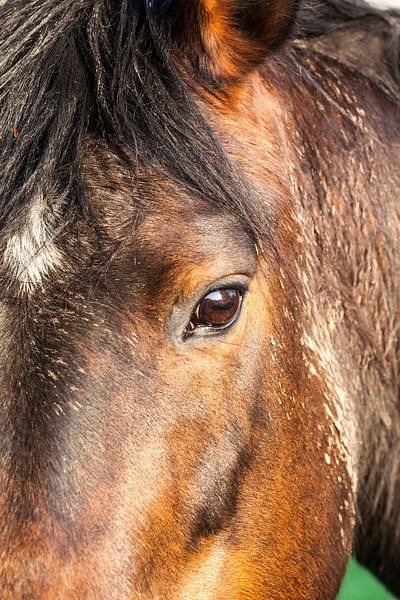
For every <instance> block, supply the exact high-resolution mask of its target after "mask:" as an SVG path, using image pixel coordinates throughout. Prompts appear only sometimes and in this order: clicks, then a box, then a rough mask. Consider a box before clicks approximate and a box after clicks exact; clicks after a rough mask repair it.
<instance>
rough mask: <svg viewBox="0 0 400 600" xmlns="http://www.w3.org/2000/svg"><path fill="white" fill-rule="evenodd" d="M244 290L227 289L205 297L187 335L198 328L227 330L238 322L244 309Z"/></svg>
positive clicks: (192, 319)
mask: <svg viewBox="0 0 400 600" xmlns="http://www.w3.org/2000/svg"><path fill="white" fill-rule="evenodd" d="M242 300H243V290H241V289H238V288H225V289H220V290H214V291H212V292H210V293H209V294H207V295H206V296H204V298H202V299H201V300H200V302H199V303H198V305H197V306H196V309H195V311H194V313H193V315H192V318H191V320H190V323H189V326H188V328H187V330H186V331H187V333H191V332H192V331H194V330H195V329H197V328H198V327H209V328H212V329H219V330H221V329H227V328H228V327H229V326H230V325H233V323H234V322H235V321H236V320H237V318H238V316H239V314H240V309H241V307H242Z"/></svg>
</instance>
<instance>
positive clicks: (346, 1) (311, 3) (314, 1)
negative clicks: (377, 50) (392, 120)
mask: <svg viewBox="0 0 400 600" xmlns="http://www.w3.org/2000/svg"><path fill="white" fill-rule="evenodd" d="M368 18H375V20H376V22H378V23H380V24H381V28H380V33H379V35H380V36H381V38H382V44H383V59H384V62H385V64H386V66H387V67H388V69H389V71H390V72H391V75H392V77H393V80H394V82H395V85H396V86H399V95H398V97H399V99H400V10H394V9H385V10H383V9H379V8H376V7H374V6H371V5H370V4H368V3H367V2H365V1H364V0H325V1H323V2H321V1H320V0H308V1H307V2H305V3H303V5H302V7H301V9H300V10H299V13H298V18H297V27H296V29H295V32H294V37H295V39H296V38H297V39H300V40H302V39H304V38H315V37H320V36H323V35H325V34H327V33H330V32H333V31H335V30H339V29H341V30H345V29H351V28H354V27H355V26H357V24H358V23H359V22H360V20H365V19H368ZM375 27H376V24H375ZM364 76H365V74H364ZM374 82H375V83H376V82H377V80H376V79H374Z"/></svg>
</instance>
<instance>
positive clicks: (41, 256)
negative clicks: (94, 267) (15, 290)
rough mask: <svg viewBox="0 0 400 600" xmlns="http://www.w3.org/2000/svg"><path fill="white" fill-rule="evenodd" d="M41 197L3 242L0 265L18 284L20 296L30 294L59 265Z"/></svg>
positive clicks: (51, 230) (59, 257) (43, 200)
mask: <svg viewBox="0 0 400 600" xmlns="http://www.w3.org/2000/svg"><path fill="white" fill-rule="evenodd" d="M49 212H50V211H49V208H48V205H47V203H46V201H45V199H44V197H43V195H41V194H40V195H38V196H36V198H35V199H34V201H33V203H32V205H31V206H30V207H29V211H28V212H27V214H26V216H25V218H23V220H22V223H21V221H20V223H21V230H20V231H18V232H16V233H13V234H12V235H11V236H10V237H9V239H8V240H7V243H6V248H5V251H4V257H3V260H4V264H5V266H6V267H7V268H8V269H9V270H10V271H11V273H12V274H13V276H14V277H15V278H16V279H17V280H18V281H19V283H20V290H21V292H22V293H24V294H31V293H32V292H33V291H34V289H35V288H36V287H37V286H38V285H42V282H43V279H44V278H45V277H47V276H48V275H49V273H50V272H51V271H53V270H54V269H56V268H57V267H60V266H61V264H62V254H61V251H60V250H59V249H58V248H57V246H56V244H55V243H54V241H53V239H52V237H53V236H54V223H53V222H52V221H53V219H52V218H49V215H48V214H49Z"/></svg>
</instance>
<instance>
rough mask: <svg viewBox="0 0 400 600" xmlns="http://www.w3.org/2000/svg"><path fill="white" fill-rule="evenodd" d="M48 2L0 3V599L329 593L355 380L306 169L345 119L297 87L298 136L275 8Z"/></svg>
mask: <svg viewBox="0 0 400 600" xmlns="http://www.w3.org/2000/svg"><path fill="white" fill-rule="evenodd" d="M9 4H10V6H14V4H15V5H17V6H18V7H19V8H21V10H22V5H21V6H20V4H19V2H17V1H16V0H10V2H9ZM53 4H54V3H53V0H48V1H47V2H46V3H44V5H43V7H39V8H37V7H36V6H33V4H32V3H30V2H29V3H28V4H27V5H26V9H24V10H26V14H25V13H23V15H22V16H21V17H15V14H17V13H15V14H14V13H13V14H11V12H10V11H7V10H6V9H5V8H3V9H2V10H3V11H4V19H5V23H6V24H8V25H7V27H8V29H9V30H12V31H14V30H15V31H17V32H19V34H18V35H17V34H15V35H16V36H17V37H16V39H15V40H13V41H12V44H14V46H13V47H12V48H11V47H10V48H9V49H8V55H7V56H8V59H7V60H9V61H10V64H11V63H12V61H13V60H14V59H15V61H16V64H17V65H19V69H20V73H19V74H20V79H21V80H22V82H23V83H24V84H25V86H24V85H22V86H20V87H21V90H20V92H21V93H22V88H24V89H25V87H26V93H25V92H24V93H25V95H24V96H23V97H22V99H21V96H19V98H20V99H19V102H20V106H19V107H18V111H20V112H18V111H17V112H13V110H14V105H13V96H12V94H11V92H10V95H9V97H8V96H7V98H6V107H7V111H6V112H7V117H8V118H10V119H11V116H12V117H13V119H14V120H16V117H17V116H18V115H20V114H22V113H23V112H24V111H26V110H27V107H28V108H30V109H31V114H30V116H28V117H26V119H27V121H26V129H25V130H24V127H21V131H20V135H19V136H18V139H16V140H7V144H8V145H7V147H6V148H5V150H4V156H5V159H4V165H5V167H4V172H5V184H4V198H5V200H4V201H2V205H1V207H2V214H1V218H0V225H1V229H0V233H1V237H0V244H1V248H2V255H3V258H2V263H1V281H2V286H1V291H0V294H1V295H0V300H1V305H0V339H1V344H0V385H1V390H2V402H1V404H0V437H1V441H0V508H1V511H0V528H1V532H2V544H1V548H0V596H1V598H2V599H4V600H9V599H10V600H11V599H13V600H18V599H21V600H22V599H23V598H29V599H30V600H58V599H59V598H65V599H66V600H68V599H69V598H71V600H72V599H86V598H87V599H93V600H102V599H104V600H106V599H107V600H112V599H115V600H124V599H127V600H128V599H131V598H132V599H135V600H150V599H158V600H161V599H162V600H164V599H165V600H178V599H181V598H185V599H193V600H196V599H198V600H226V599H229V600H233V599H239V598H254V599H256V598H271V599H272V598H273V599H274V600H275V599H282V600H288V599H289V598H290V599H291V598H299V599H310V600H311V599H313V600H315V599H316V598H323V599H324V600H325V599H327V600H328V599H331V598H332V599H333V598H334V597H335V595H336V593H337V591H338V588H339V586H340V582H341V578H342V576H343V573H344V570H345V567H346V563H347V559H348V556H349V553H350V550H351V545H352V535H353V528H354V515H355V510H356V509H355V493H356V489H357V483H358V482H357V476H358V475H359V474H358V471H357V468H358V462H357V461H358V457H359V454H358V453H359V452H360V449H359V446H358V445H357V443H356V437H357V436H356V427H357V424H358V423H359V422H360V415H356V414H355V411H354V406H355V405H354V397H356V396H357V393H356V392H358V389H359V388H357V384H356V383H355V384H354V390H356V392H354V391H353V388H352V387H351V385H350V384H347V385H345V384H344V383H346V382H347V380H348V379H350V375H352V373H353V371H354V369H353V367H354V365H351V367H350V366H348V365H347V364H346V358H347V357H348V356H350V355H351V353H350V351H348V349H347V346H346V349H345V350H343V354H340V352H341V351H342V348H335V347H334V346H335V341H334V340H343V339H344V338H340V336H339V335H338V336H337V337H336V338H335V337H334V336H335V331H336V329H337V330H340V327H342V321H344V319H340V318H339V317H338V318H337V319H336V316H332V315H336V313H335V312H334V311H335V310H337V312H338V313H339V312H340V311H339V308H337V303H336V304H335V302H333V301H332V303H331V304H327V303H326V304H324V302H325V296H324V294H325V290H324V289H322V288H323V285H322V283H321V282H322V281H324V282H325V281H326V280H329V282H331V283H332V282H333V278H334V276H336V271H335V272H334V269H333V266H332V265H333V263H334V261H333V260H332V261H331V263H329V264H328V261H326V270H327V274H326V278H325V279H324V273H323V269H322V268H321V265H320V263H319V262H318V261H319V258H320V257H319V256H316V254H317V253H318V250H317V248H318V247H319V246H318V243H319V242H321V240H320V237H321V235H322V237H323V233H324V232H322V234H321V227H322V225H323V224H322V225H320V224H319V221H318V219H319V218H320V217H321V215H322V210H323V208H321V206H320V204H319V202H320V196H319V195H318V190H317V189H316V187H313V183H312V181H311V182H310V177H311V175H313V176H314V178H315V179H316V178H317V171H318V169H320V170H322V163H323V160H322V159H321V156H323V157H324V152H325V150H326V148H325V146H326V147H329V148H330V145H329V144H330V143H331V142H332V145H333V146H334V145H335V143H337V139H336V137H337V136H339V131H340V132H341V131H342V130H343V131H345V126H344V125H343V123H342V122H341V121H340V119H341V118H342V116H343V115H342V112H343V111H342V110H341V107H340V106H338V104H337V103H336V104H335V103H334V102H332V101H331V100H329V99H328V100H329V101H328V102H327V104H326V106H325V105H323V102H324V101H326V98H325V96H323V95H321V96H318V102H319V104H318V110H319V111H320V113H319V118H320V119H321V123H322V122H323V119H326V121H327V122H328V125H326V126H324V127H322V128H321V132H322V133H321V139H322V138H323V135H325V136H328V138H329V140H330V141H331V142H329V141H328V142H327V141H326V139H325V138H324V139H323V140H322V141H321V150H320V149H319V146H318V144H317V142H316V139H317V137H318V135H317V133H316V132H315V123H314V122H313V118H312V114H313V110H314V107H315V98H314V96H315V86H317V83H316V82H315V81H314V80H312V81H311V84H310V80H311V79H312V78H311V76H310V80H307V82H308V83H307V85H309V87H307V86H306V83H305V80H304V79H302V78H301V73H300V74H299V72H298V71H296V70H293V60H292V58H291V56H289V55H288V54H286V52H285V50H281V49H280V47H281V44H282V43H283V42H284V41H285V40H286V38H287V37H288V35H289V32H290V30H291V28H292V24H293V21H294V18H295V13H296V4H297V3H295V2H291V1H289V0H288V1H285V2H282V1H280V2H264V0H252V1H251V2H245V3H242V2H236V1H234V0H231V1H229V2H213V1H211V0H203V1H202V2H196V3H195V2H181V1H180V0H173V1H172V2H171V4H170V6H169V7H168V6H167V5H168V3H164V4H163V7H164V10H165V12H163V14H162V17H161V15H158V16H156V17H155V16H154V15H152V14H150V12H149V7H146V5H145V3H141V2H138V3H137V6H136V4H134V3H133V4H132V6H129V7H128V6H127V5H125V4H123V3H121V6H119V7H116V6H110V5H109V3H107V2H102V1H100V2H98V3H97V4H96V5H95V6H93V5H92V3H91V2H89V1H88V2H85V3H82V6H81V5H79V6H78V5H76V3H74V2H72V0H71V2H67V3H64V4H63V5H59V4H57V5H56V4H54V5H53ZM155 4H156V3H151V7H153V8H154V6H155ZM50 8H51V9H52V10H49V9H50ZM17 12H18V11H17ZM24 15H25V16H24ZM27 15H28V17H29V19H30V20H29V28H30V30H33V31H36V29H35V27H36V28H38V30H40V31H41V37H40V43H39V42H38V43H37V44H38V45H37V47H36V46H35V51H32V50H25V48H27V47H28V45H27V44H28V41H29V40H30V38H29V35H30V34H29V32H28V33H27V32H26V31H25V29H24V27H25V21H24V19H25V18H26V16H27ZM160 20H161V21H162V22H160ZM14 21H15V22H14ZM36 21H37V22H36ZM67 25H68V27H67ZM65 27H67V29H65ZM127 32H129V33H130V34H131V37H129V36H127ZM27 40H28V41H27ZM24 44H25V45H24ZM19 48H22V49H23V52H24V53H25V54H26V65H25V63H24V62H23V60H22V59H21V58H20V57H19V55H18V51H19V50H18V49H19ZM39 49H41V52H39V51H36V50H39ZM273 52H278V58H275V57H273V56H272V53H273ZM41 56H43V57H44V58H43V62H41V60H42V59H41V58H40V57H41ZM54 57H56V58H57V60H58V61H59V64H58V63H57V64H58V66H57V68H56V67H55V66H54V65H55V63H56V62H57V60H56V58H54ZM17 59H18V60H17ZM67 59H68V60H67ZM18 61H22V62H18ZM63 61H66V62H63ZM7 64H8V63H7ZM13 64H14V63H13ZM10 68H11V67H10ZM321 68H322V67H321ZM32 72H34V73H36V74H37V76H38V79H37V80H36V79H35V80H32V77H31V74H32ZM310 72H311V67H310ZM39 75H40V77H39ZM292 77H293V80H292ZM7 78H8V71H7V69H6V71H5V73H4V74H3V79H2V81H3V80H4V84H3V83H2V87H1V90H3V89H4V90H5V91H4V94H6V93H9V92H6V90H7V89H8V88H7V86H6V84H8V83H9V82H8V79H7ZM294 81H295V83H296V85H294V84H293V82H294ZM188 82H190V85H189V84H188ZM292 84H293V89H292ZM313 86H314V87H313ZM317 87H318V86H317ZM13 90H14V92H15V89H14V88H13ZM299 90H301V93H302V94H303V93H304V102H305V106H304V109H303V110H302V111H301V110H300V113H301V115H300V117H303V116H304V123H305V125H304V123H302V127H300V125H299V123H300V122H301V118H300V117H298V116H297V114H295V113H296V111H295V110H294V108H293V106H291V107H290V108H289V107H287V106H286V104H289V103H290V102H292V101H293V98H295V100H294V101H293V102H294V103H295V102H296V98H297V100H299ZM296 94H297V96H296ZM0 97H2V96H1V95H0ZM4 97H6V96H4ZM382 102H383V101H382ZM42 104H43V106H42ZM54 106H57V109H56V117H57V119H56V118H55V117H54V112H53V111H54ZM321 106H322V108H321ZM297 108H298V107H296V110H297ZM343 110H344V109H343ZM307 111H308V112H307ZM329 111H331V112H329ZM335 111H336V112H335ZM310 115H311V117H310ZM307 118H308V119H309V120H308V121H307ZM344 122H345V125H346V123H347V122H346V121H344ZM332 123H335V130H334V134H332V132H331V130H330V127H332V125H331V124H332ZM338 123H339V124H338ZM0 125H1V127H0V129H1V128H2V126H3V124H2V123H0ZM13 125H14V122H13ZM16 125H18V123H16ZM363 126H364V124H363ZM29 127H31V128H32V129H31V130H29ZM365 127H367V126H366V125H365ZM371 130H372V129H371ZM28 132H30V133H28ZM310 132H311V133H310ZM322 134H323V135H322ZM308 135H309V136H310V137H311V139H312V142H313V143H314V142H315V144H314V145H315V146H316V148H315V149H314V147H313V148H312V150H310V148H307V140H308V137H307V136H308ZM332 135H334V136H336V137H335V143H334V142H333V141H332V139H333V138H332ZM340 135H343V138H345V137H346V131H345V132H344V133H340ZM329 136H331V137H329ZM13 143H14V144H18V145H15V146H11V144H13ZM324 144H325V145H324ZM337 145H338V147H339V146H340V147H342V146H341V144H340V143H337ZM39 146H40V147H41V150H40V151H39V150H38V147H39ZM42 146H43V149H42ZM310 146H313V144H310ZM317 146H318V147H317ZM343 147H344V146H343ZM307 150H309V151H310V157H311V158H310V157H308V156H307V157H306V156H305V155H306V151H307ZM314 151H315V156H314V154H312V152H314ZM338 152H339V151H338ZM328 154H329V153H328ZM306 158H307V159H309V162H310V164H308V163H307V162H306ZM339 158H340V157H339ZM313 160H314V161H315V162H313ZM318 160H320V163H319V162H318ZM338 160H339V159H338ZM18 161H19V162H18ZM360 161H361V159H360ZM19 163H20V165H21V166H20V167H18V165H19ZM1 164H2V165H3V163H1ZM305 164H306V165H307V167H304V165H305ZM16 165H17V166H16ZM310 165H311V166H310ZM325 168H326V165H325ZM321 177H322V176H321ZM326 181H330V180H329V179H328V178H327V179H326V180H323V183H326ZM330 183H331V185H332V190H330V192H329V193H330V196H329V194H328V192H326V194H327V196H326V197H328V196H329V198H330V199H331V201H332V206H333V208H332V215H334V210H336V211H337V212H340V210H344V209H343V203H341V200H342V199H341V195H340V194H341V192H342V189H343V187H342V186H339V188H338V189H336V188H334V183H335V182H333V183H332V182H330ZM322 187H323V185H322V184H321V188H322ZM363 189H364V188H363ZM325 191H326V189H325ZM364 191H365V190H364ZM308 201H309V204H307V202H308ZM342 226H343V223H340V227H342ZM325 227H326V228H327V229H328V228H329V225H325ZM329 235H330V234H329V233H328V234H327V235H326V238H324V239H325V241H326V247H328V246H329V243H328V242H329V240H330V239H331V238H330V237H329ZM332 235H333V234H332ZM333 237H334V236H333ZM316 240H317V241H316ZM318 240H319V242H318ZM320 247H323V243H322V242H321V244H320ZM365 254H367V253H365ZM333 273H334V274H333ZM336 283H337V282H336ZM332 288H334V284H333V283H332ZM329 292H331V290H329ZM343 295H345V294H343ZM321 298H322V299H321ZM332 298H333V295H332ZM329 299H331V297H329ZM339 304H340V303H339ZM326 306H327V307H328V308H326ZM341 306H342V305H341V304H340V307H341ZM325 308H326V314H324V309H325ZM337 321H341V323H340V324H339V325H340V326H339V325H338V323H337ZM349 327H350V326H349ZM340 331H342V330H340ZM345 333H347V329H346V332H345ZM346 343H347V342H346ZM357 343H358V342H357ZM350 345H351V344H349V346H350ZM354 347H357V348H358V346H357V344H356V343H354ZM338 357H339V358H338ZM352 369H353V370H352ZM360 370H361V369H360ZM344 380H346V381H345V382H344ZM343 382H344V383H343ZM352 385H353V384H352Z"/></svg>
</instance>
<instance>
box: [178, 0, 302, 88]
mask: <svg viewBox="0 0 400 600" xmlns="http://www.w3.org/2000/svg"><path fill="white" fill-rule="evenodd" d="M298 4H299V1H298V0H172V5H173V6H174V13H175V25H174V31H175V34H176V37H177V39H178V42H179V43H180V45H182V46H183V49H184V53H185V55H186V56H187V57H188V58H189V59H190V60H191V62H192V63H194V64H196V66H197V67H198V68H199V69H200V71H202V72H203V74H204V75H207V76H208V77H210V76H211V78H212V79H217V80H220V81H222V82H225V83H228V82H230V81H231V82H234V81H238V80H240V79H241V78H242V77H243V76H244V75H246V74H247V73H248V72H249V71H250V70H251V69H252V68H254V67H255V66H257V65H258V64H260V63H261V62H262V61H263V60H264V58H265V57H266V56H267V55H268V54H269V53H271V52H273V51H274V50H276V49H277V48H278V47H279V46H280V45H281V44H282V43H283V42H284V41H285V39H286V38H287V37H288V35H289V33H290V29H291V27H292V25H293V22H294V19H295V14H296V9H297V6H298Z"/></svg>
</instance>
